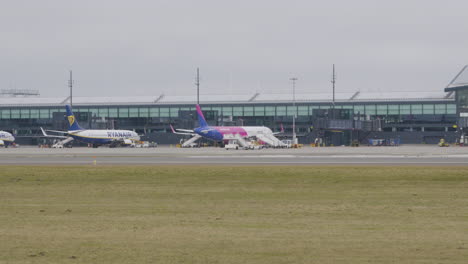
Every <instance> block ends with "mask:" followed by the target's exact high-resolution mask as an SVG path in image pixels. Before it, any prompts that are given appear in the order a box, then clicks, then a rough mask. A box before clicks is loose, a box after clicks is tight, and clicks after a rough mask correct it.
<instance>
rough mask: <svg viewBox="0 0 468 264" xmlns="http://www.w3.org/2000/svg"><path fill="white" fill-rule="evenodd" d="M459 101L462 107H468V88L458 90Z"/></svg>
mask: <svg viewBox="0 0 468 264" xmlns="http://www.w3.org/2000/svg"><path fill="white" fill-rule="evenodd" d="M457 101H458V106H459V107H460V108H462V109H466V108H468V90H460V91H457Z"/></svg>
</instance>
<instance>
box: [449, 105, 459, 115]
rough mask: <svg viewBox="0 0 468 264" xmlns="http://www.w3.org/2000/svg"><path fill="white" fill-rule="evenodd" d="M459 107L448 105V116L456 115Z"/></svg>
mask: <svg viewBox="0 0 468 264" xmlns="http://www.w3.org/2000/svg"><path fill="white" fill-rule="evenodd" d="M456 113H457V106H456V105H455V104H447V114H456Z"/></svg>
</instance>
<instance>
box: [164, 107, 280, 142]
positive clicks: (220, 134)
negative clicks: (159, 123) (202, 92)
mask: <svg viewBox="0 0 468 264" xmlns="http://www.w3.org/2000/svg"><path fill="white" fill-rule="evenodd" d="M196 109H197V115H198V123H199V126H200V127H197V128H195V129H193V130H188V129H176V130H177V131H180V132H177V131H176V130H174V128H173V127H172V126H171V129H172V132H173V133H175V134H182V135H192V136H193V137H192V138H191V139H189V140H187V141H186V142H184V143H183V144H182V147H186V146H190V144H192V143H193V142H195V141H196V140H198V139H199V138H201V137H204V138H206V139H209V140H212V141H217V142H220V141H237V143H238V144H239V145H240V146H241V147H244V148H249V147H251V145H250V143H249V142H248V141H246V139H249V138H255V139H257V140H260V141H262V142H265V143H266V144H268V145H270V146H272V147H287V145H286V144H285V143H283V142H281V141H280V140H279V139H278V138H276V137H275V134H278V133H281V132H278V133H273V132H272V131H271V129H270V128H268V127H263V126H262V127H254V126H242V127H237V126H209V125H208V124H207V123H206V120H205V117H204V116H203V113H202V110H201V108H200V106H199V105H196Z"/></svg>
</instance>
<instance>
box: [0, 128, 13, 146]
mask: <svg viewBox="0 0 468 264" xmlns="http://www.w3.org/2000/svg"><path fill="white" fill-rule="evenodd" d="M13 142H15V137H14V136H13V135H12V134H10V133H8V132H6V131H0V146H4V147H5V148H8V146H9V145H11V144H13Z"/></svg>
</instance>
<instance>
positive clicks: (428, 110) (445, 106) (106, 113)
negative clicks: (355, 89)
mask: <svg viewBox="0 0 468 264" xmlns="http://www.w3.org/2000/svg"><path fill="white" fill-rule="evenodd" d="M462 100H465V97H461V99H459V101H460V102H461V101H462ZM466 100H468V95H467V97H466ZM466 103H467V108H468V101H467V102H466ZM329 108H331V106H330V105H328V104H327V105H325V104H324V105H319V104H311V105H304V104H301V105H296V106H295V107H293V106H291V105H286V104H278V105H260V106H258V105H257V106H251V105H246V106H211V107H209V106H203V111H212V112H213V113H217V116H234V117H283V116H290V117H291V116H293V115H296V116H311V115H312V114H313V110H314V109H329ZM335 108H337V109H350V110H351V111H352V112H353V113H354V114H356V115H368V116H370V117H371V118H372V117H379V118H381V117H384V116H394V115H434V114H435V115H453V114H456V104H455V103H418V104H411V103H405V104H395V103H391V104H343V105H339V104H337V105H336V106H335ZM74 111H75V112H77V113H89V114H91V116H92V117H105V118H149V117H170V118H181V117H182V116H180V113H181V112H182V113H185V112H186V111H194V108H193V107H179V106H161V107H159V106H130V107H128V106H109V107H102V106H100V107H99V108H97V107H95V108H89V107H80V106H75V107H74ZM56 112H58V113H63V112H64V109H61V108H56V107H51V108H40V109H38V108H29V107H22V108H19V107H0V120H1V119H32V118H35V119H50V118H52V117H53V113H56Z"/></svg>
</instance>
